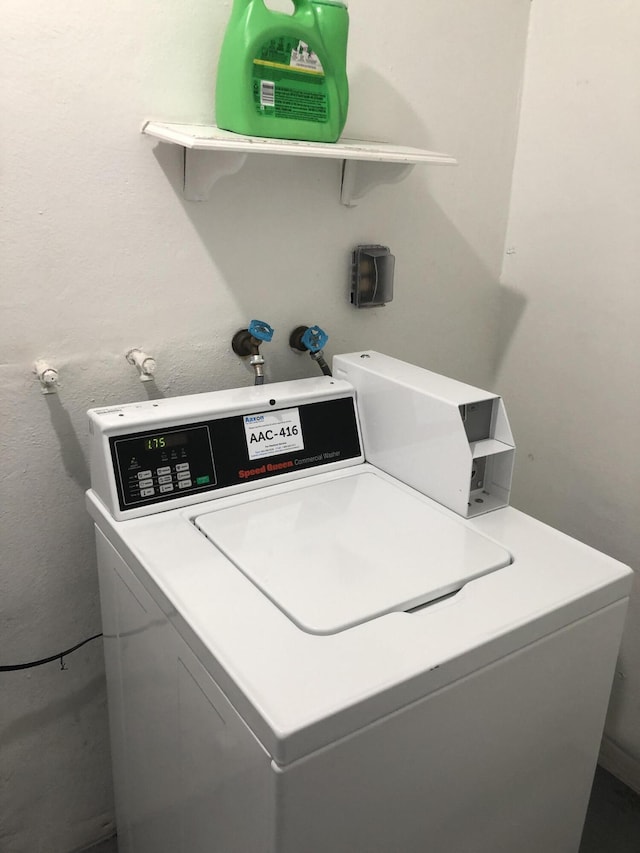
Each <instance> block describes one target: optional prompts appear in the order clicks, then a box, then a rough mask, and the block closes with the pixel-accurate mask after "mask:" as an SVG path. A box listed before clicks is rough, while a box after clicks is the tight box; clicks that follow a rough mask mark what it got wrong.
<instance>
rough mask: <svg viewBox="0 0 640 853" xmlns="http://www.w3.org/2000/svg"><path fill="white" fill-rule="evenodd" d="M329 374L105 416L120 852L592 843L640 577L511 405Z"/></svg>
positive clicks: (98, 460)
mask: <svg viewBox="0 0 640 853" xmlns="http://www.w3.org/2000/svg"><path fill="white" fill-rule="evenodd" d="M334 374H335V375H334V378H330V377H327V376H323V377H318V378H313V379H302V380H296V381H290V382H282V383H275V384H272V385H263V386H258V387H250V388H242V389H237V390H231V391H219V392H214V393H207V394H198V395H194V396H188V397H181V398H174V399H166V400H157V401H153V402H151V401H150V402H143V403H134V404H129V405H124V406H118V407H112V408H105V409H94V410H93V411H91V412H90V429H91V446H92V458H91V467H92V488H91V490H90V491H89V492H88V506H89V511H90V513H91V515H92V517H93V519H94V521H95V526H96V536H97V550H98V565H99V572H100V589H101V602H102V616H103V629H104V636H105V639H104V645H105V656H106V668H107V684H108V698H109V714H110V726H111V742H112V753H113V768H114V783H115V795H116V809H117V822H118V839H119V849H120V853H516V851H517V853H576V851H577V849H578V846H579V841H580V835H581V830H582V824H583V820H584V815H585V811H586V807H587V802H588V797H589V791H590V787H591V781H592V777H593V772H594V768H595V763H596V758H597V753H598V746H599V742H600V737H601V733H602V728H603V723H604V717H605V711H606V707H607V699H608V695H609V691H610V687H611V681H612V677H613V673H614V666H615V661H616V655H617V651H618V646H619V642H620V636H621V632H622V626H623V620H624V614H625V608H626V604H627V597H628V594H629V589H630V583H631V573H630V571H629V569H627V568H626V567H625V566H623V565H621V564H620V563H617V562H616V561H614V560H612V559H610V558H608V557H606V556H604V555H603V554H600V553H598V552H596V551H594V550H593V549H591V548H589V547H587V546H586V545H583V544H581V543H579V542H577V541H575V540H573V539H571V538H569V537H568V536H565V535H563V534H562V533H559V532H558V531H556V530H553V529H551V528H550V527H547V526H546V525H544V524H541V523H540V522H538V521H535V520H534V519H532V518H530V517H528V516H526V515H524V514H523V513H521V512H518V511H517V510H515V509H513V508H511V507H509V506H508V505H507V503H508V495H509V487H510V476H511V473H510V472H511V467H512V463H513V443H512V441H511V438H510V432H509V429H508V423H507V421H506V416H505V414H504V408H503V406H502V401H501V400H500V399H499V398H497V397H495V396H494V395H491V394H487V393H486V392H482V391H479V390H478V389H476V388H472V387H470V386H468V385H463V384H461V383H458V382H454V381H453V380H449V379H445V378H444V377H439V376H436V375H435V374H433V373H430V372H429V371H424V370H421V369H419V368H416V367H412V366H410V365H407V364H404V363H403V362H399V361H396V360H394V359H390V358H388V357H386V356H383V355H380V354H378V353H373V352H370V353H355V354H352V355H347V356H339V357H336V358H335V359H334ZM463 480H464V481H466V483H465V482H463ZM433 498H436V500H434V499H433Z"/></svg>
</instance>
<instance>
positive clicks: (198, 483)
mask: <svg viewBox="0 0 640 853" xmlns="http://www.w3.org/2000/svg"><path fill="white" fill-rule="evenodd" d="M210 482H211V477H210V476H209V475H208V474H204V475H203V476H202V477H196V486H205V485H206V484H207V483H210Z"/></svg>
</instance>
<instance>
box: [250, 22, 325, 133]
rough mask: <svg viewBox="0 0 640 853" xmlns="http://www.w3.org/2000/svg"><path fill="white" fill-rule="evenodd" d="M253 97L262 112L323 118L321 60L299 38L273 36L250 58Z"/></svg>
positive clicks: (258, 109) (316, 118)
mask: <svg viewBox="0 0 640 853" xmlns="http://www.w3.org/2000/svg"><path fill="white" fill-rule="evenodd" d="M252 84H253V101H254V104H255V107H256V111H257V112H258V113H260V114H261V115H264V116H273V117H275V118H282V119H297V120H300V121H315V122H326V121H328V118H329V109H328V97H327V81H326V77H325V73H324V69H323V67H322V63H321V62H320V59H319V58H318V56H317V54H316V53H315V52H314V51H313V49H312V48H311V47H310V46H309V45H308V44H307V43H306V42H304V41H302V40H301V39H294V38H291V37H289V36H283V37H282V38H274V39H271V40H270V41H268V42H265V44H263V45H262V48H261V50H260V55H259V56H258V57H256V58H255V59H254V60H253V80H252Z"/></svg>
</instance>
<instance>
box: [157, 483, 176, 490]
mask: <svg viewBox="0 0 640 853" xmlns="http://www.w3.org/2000/svg"><path fill="white" fill-rule="evenodd" d="M160 491H161V492H172V491H173V483H163V484H162V485H161V486H160Z"/></svg>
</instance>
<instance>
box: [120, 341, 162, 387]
mask: <svg viewBox="0 0 640 853" xmlns="http://www.w3.org/2000/svg"><path fill="white" fill-rule="evenodd" d="M124 357H125V358H126V359H127V361H128V362H129V364H133V365H134V366H135V367H137V369H138V374H139V376H140V382H152V381H153V374H154V373H155V370H156V360H155V358H152V357H151V356H150V355H147V353H146V352H143V351H142V350H141V349H139V348H138V347H134V348H133V349H130V350H129V351H128V352H126V353H125V355H124Z"/></svg>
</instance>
